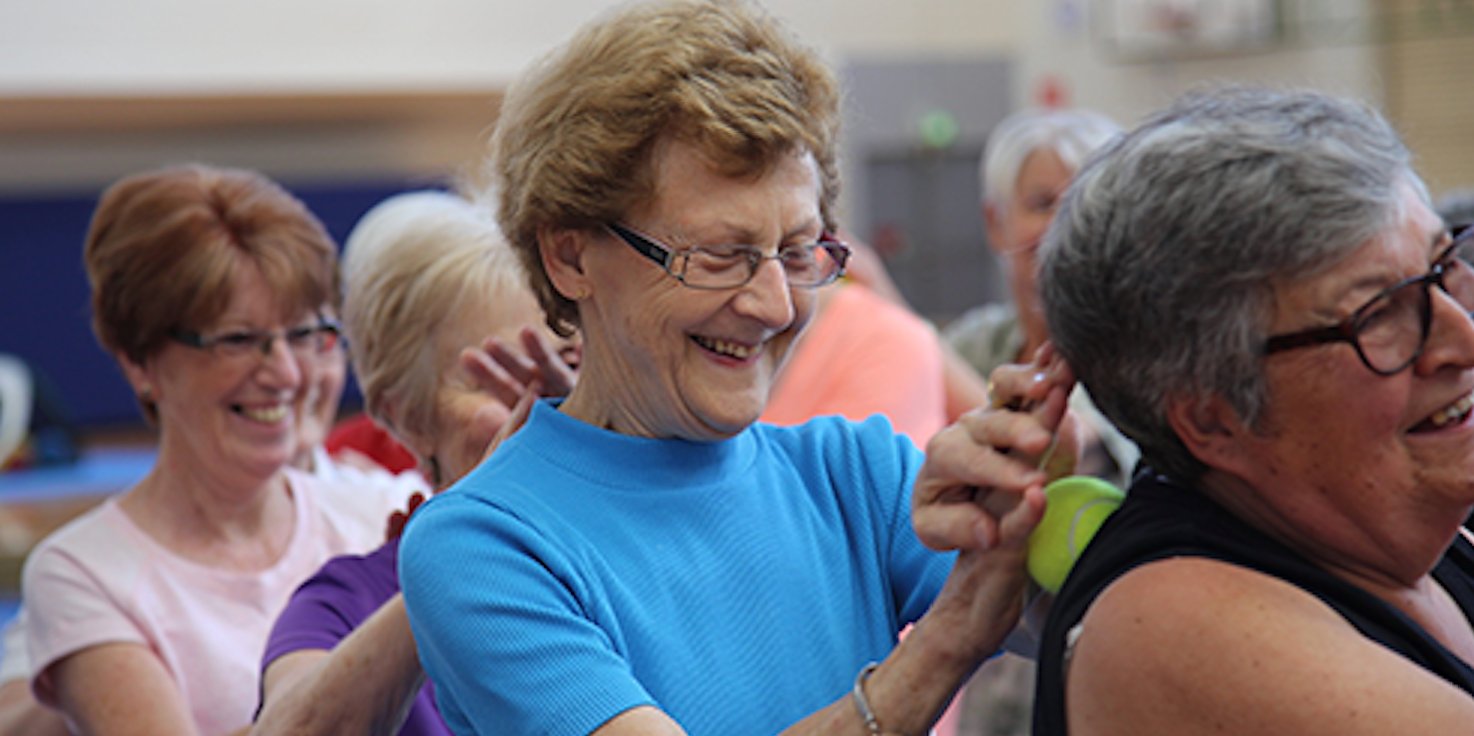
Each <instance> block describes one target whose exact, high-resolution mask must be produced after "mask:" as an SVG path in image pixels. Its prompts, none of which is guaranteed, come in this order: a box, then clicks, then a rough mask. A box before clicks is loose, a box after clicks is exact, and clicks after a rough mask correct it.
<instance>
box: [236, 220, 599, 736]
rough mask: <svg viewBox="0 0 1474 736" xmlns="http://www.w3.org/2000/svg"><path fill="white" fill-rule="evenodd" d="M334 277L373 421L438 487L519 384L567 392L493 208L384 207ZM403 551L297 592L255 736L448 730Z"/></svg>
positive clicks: (471, 454)
mask: <svg viewBox="0 0 1474 736" xmlns="http://www.w3.org/2000/svg"><path fill="white" fill-rule="evenodd" d="M343 269H344V274H345V277H344V282H343V289H344V298H343V309H344V324H345V328H346V330H347V333H348V338H349V343H350V344H351V345H352V351H353V364H354V367H355V371H356V373H357V375H358V376H359V377H360V379H359V380H360V383H361V384H362V386H363V390H364V399H365V402H366V406H367V411H368V414H369V415H370V416H372V417H373V419H374V421H376V422H379V423H380V424H381V425H382V426H384V427H386V428H387V429H388V430H389V431H390V433H391V434H392V435H393V436H394V437H395V438H397V439H398V440H399V441H400V442H401V443H402V444H403V445H404V446H405V447H408V448H413V450H414V451H415V453H416V454H417V456H418V459H419V463H420V466H421V467H423V468H425V469H426V472H427V473H428V474H430V475H431V476H432V477H435V478H436V479H437V481H436V487H437V489H442V488H444V487H446V486H448V485H449V484H450V483H452V482H454V481H455V480H457V479H459V478H460V477H461V476H462V475H464V474H465V473H466V472H468V471H469V470H470V469H471V468H472V467H474V466H475V464H476V463H478V462H479V461H480V460H481V458H482V456H483V455H484V454H485V453H486V448H487V445H488V443H489V442H490V441H491V439H492V437H493V436H495V435H496V433H497V432H499V431H500V430H501V429H502V425H503V423H505V422H506V420H507V418H508V415H509V412H510V410H511V409H512V406H513V403H515V401H516V400H517V399H520V398H521V396H522V394H523V393H525V392H526V391H527V390H528V388H529V387H537V388H542V389H544V390H546V391H548V392H550V393H553V394H556V395H560V396H561V395H564V394H566V393H567V392H568V390H569V388H570V387H571V384H572V381H573V380H574V374H573V370H574V367H576V366H577V365H578V351H579V347H578V342H577V339H576V338H574V339H569V338H561V337H558V336H557V335H555V334H554V333H553V332H552V331H551V330H550V329H548V327H547V325H546V322H545V320H544V319H543V314H542V310H541V309H540V308H539V307H538V304H537V300H536V299H535V298H534V297H533V295H532V292H531V291H530V290H529V289H528V288H527V281H526V277H525V276H524V275H523V271H522V268H521V265H520V264H519V263H518V262H517V256H516V254H515V253H513V252H512V250H511V248H510V247H508V245H507V244H506V242H505V240H504V239H503V238H502V237H501V234H500V232H499V230H498V229H497V226H496V223H495V221H494V220H493V219H492V216H491V213H490V210H489V209H487V208H484V207H478V206H476V205H474V204H472V203H470V202H468V201H467V200H465V199H463V198H461V197H460V196H457V195H455V194H451V193H446V192H433V191H431V192H413V193H408V194H403V195H399V196H396V197H393V198H391V199H388V200H385V201H384V202H383V203H381V204H379V205H378V206H376V207H375V208H374V209H373V210H370V211H369V213H368V214H366V215H365V216H364V217H363V219H362V220H360V221H359V224H358V225H357V226H356V227H355V228H354V230H353V233H352V234H351V235H350V236H349V237H348V241H347V243H346V245H345V249H344V257H343ZM426 336H430V338H429V339H426ZM483 341H484V342H485V343H486V349H485V350H483V349H481V348H480V347H479V346H480V345H482V343H483ZM468 346H470V347H471V349H468ZM513 351H516V352H518V353H520V355H518V356H515V357H514V356H513V355H512V353H513ZM495 356H503V357H500V358H498V357H495ZM398 552H399V540H398V539H397V538H395V539H391V540H390V541H389V542H388V543H387V544H385V545H384V546H383V547H381V548H379V549H378V550H376V551H374V552H372V553H370V554H368V555H364V556H346V557H341V558H338V559H335V560H333V561H331V562H329V563H328V564H327V565H326V566H325V567H324V568H323V569H322V570H321V571H320V572H318V573H317V574H316V575H315V576H313V577H312V579H311V580H309V581H308V582H307V583H305V584H304V585H303V586H302V588H301V589H300V590H298V591H297V592H296V593H295V594H294V595H293V596H292V599H291V601H290V602H288V604H287V607H286V609H285V611H283V613H282V615H281V618H280V619H278V620H277V622H276V626H275V627H274V628H273V630H272V633H271V637H270V639H269V640H268V642H267V646H266V655H265V658H264V661H263V665H262V667H263V676H262V701H261V702H262V707H261V712H260V714H259V718H258V720H257V723H256V726H255V728H254V730H253V731H252V734H254V735H255V736H266V735H267V734H295V735H296V736H310V735H311V734H394V733H398V734H401V736H430V735H433V734H449V733H450V731H449V729H448V728H447V727H446V726H445V723H444V721H442V720H441V718H440V715H439V713H438V711H436V709H435V705H434V699H433V692H432V687H431V686H430V685H428V684H425V677H424V671H423V670H422V669H421V667H420V663H419V659H418V657H417V652H416V649H415V646H414V639H413V636H412V635H411V633H410V629H409V621H408V620H407V619H406V617H405V613H404V601H403V598H402V597H401V596H400V595H399V575H398V570H397V561H398Z"/></svg>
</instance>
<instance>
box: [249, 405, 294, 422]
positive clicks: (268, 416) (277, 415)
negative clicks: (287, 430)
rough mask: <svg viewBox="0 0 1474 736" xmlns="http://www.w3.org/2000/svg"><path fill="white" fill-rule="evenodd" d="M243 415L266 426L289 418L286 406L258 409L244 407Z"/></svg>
mask: <svg viewBox="0 0 1474 736" xmlns="http://www.w3.org/2000/svg"><path fill="white" fill-rule="evenodd" d="M241 414H244V415H245V416H246V418H247V419H253V420H255V421H258V422H264V423H266V424H275V423H276V422H280V421H281V420H283V419H286V418H287V406H286V404H277V405H276V406H272V407H266V408H260V407H258V408H254V409H252V408H248V407H244V406H243V407H241Z"/></svg>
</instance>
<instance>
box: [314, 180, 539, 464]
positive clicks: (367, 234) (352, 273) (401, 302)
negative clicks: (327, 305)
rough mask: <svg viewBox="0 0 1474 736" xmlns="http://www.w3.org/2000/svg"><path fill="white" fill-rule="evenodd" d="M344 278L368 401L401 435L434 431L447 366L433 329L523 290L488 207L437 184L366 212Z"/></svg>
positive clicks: (352, 344)
mask: <svg viewBox="0 0 1474 736" xmlns="http://www.w3.org/2000/svg"><path fill="white" fill-rule="evenodd" d="M343 287H344V296H343V327H344V330H345V332H346V333H347V337H348V349H349V353H350V354H351V356H352V359H353V369H354V372H355V374H356V375H357V377H358V383H359V386H360V387H361V389H362V391H363V396H364V404H365V408H366V409H367V411H368V414H369V416H370V417H372V418H373V419H374V421H376V422H378V423H379V424H380V425H382V426H384V427H385V428H387V429H389V431H391V432H393V433H394V434H395V435H396V436H398V437H399V438H400V439H401V440H409V439H413V438H426V437H433V436H434V426H435V425H434V422H435V417H434V411H435V393H436V390H437V388H438V387H439V383H440V374H441V368H442V366H441V356H440V355H439V351H440V346H439V345H438V343H439V342H441V341H440V340H437V339H435V338H434V336H437V335H439V336H440V337H442V338H443V337H446V336H448V335H447V333H449V335H454V336H457V337H458V336H459V332H460V331H459V330H456V329H455V328H454V325H455V324H457V322H458V321H459V320H461V319H462V315H463V314H465V313H467V310H471V309H481V308H485V307H486V306H487V305H495V304H497V303H499V302H500V301H502V300H503V299H506V298H508V296H509V295H511V294H513V293H515V292H517V291H521V290H524V289H526V286H525V285H524V280H523V275H522V269H521V268H520V266H519V265H518V263H517V258H516V256H515V254H513V253H512V251H511V250H510V249H509V248H508V247H507V243H506V241H505V239H503V238H502V236H501V232H500V231H499V230H498V229H497V226H496V223H495V221H494V220H493V219H492V216H491V213H490V212H489V211H487V210H485V209H483V208H481V207H478V206H476V205H474V204H472V203H471V202H469V201H467V200H466V199H464V198H462V197H460V196H457V195H455V194H449V193H446V192H440V191H422V192H410V193H406V194H400V195H397V196H394V197H391V198H389V199H387V200H384V201H383V202H381V203H379V204H378V205H377V206H375V207H374V208H373V209H372V210H370V211H369V212H368V213H367V214H365V215H364V216H363V218H362V219H361V220H359V222H358V224H357V225H356V226H355V227H354V228H353V232H352V233H351V234H349V236H348V240H347V243H346V244H345V246H344V250H343ZM524 293H525V292H524ZM460 347H464V346H458V347H457V348H456V350H457V353H458V352H459V349H460ZM391 406H392V407H394V408H393V410H392V411H391V410H390V407H391ZM408 444H412V443H408Z"/></svg>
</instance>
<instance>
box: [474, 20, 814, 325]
mask: <svg viewBox="0 0 1474 736" xmlns="http://www.w3.org/2000/svg"><path fill="white" fill-rule="evenodd" d="M839 100H840V97H839V85H838V82H837V81H836V79H835V77H834V75H833V73H832V72H831V71H830V70H829V68H828V67H827V66H826V65H825V64H824V63H823V61H822V60H821V59H820V58H819V57H818V55H817V54H816V53H815V52H814V51H813V50H811V49H809V48H808V47H806V46H804V45H802V44H800V43H799V42H798V41H797V39H795V38H794V37H793V36H792V35H791V34H790V33H789V32H787V30H786V29H785V28H783V27H782V26H781V25H780V24H779V23H778V22H777V21H776V20H774V19H773V18H771V17H769V16H767V15H766V14H765V13H763V12H762V11H761V10H760V9H759V8H758V7H756V6H755V5H751V4H748V3H746V2H742V1H741V0H715V1H712V2H703V1H700V0H659V1H657V2H648V3H640V4H635V5H630V6H626V7H623V8H620V9H618V10H616V11H615V12H613V13H612V14H610V15H607V16H605V17H603V18H601V19H599V20H596V21H595V22H593V23H590V24H588V25H586V26H585V27H584V28H583V29H582V30H581V31H579V32H578V34H577V35H575V36H574V37H573V39H572V40H570V41H569V42H568V43H567V44H565V45H564V46H563V47H562V48H561V49H559V50H557V51H556V52H554V53H553V54H552V55H551V56H549V57H547V58H544V59H542V60H541V61H540V62H538V63H537V64H535V65H534V66H533V68H532V69H531V70H530V71H529V72H528V73H527V74H525V75H524V76H523V77H522V79H520V80H519V81H518V82H517V83H516V84H515V85H514V86H513V87H512V89H511V90H510V91H509V92H508V94H507V96H506V99H505V101H504V102H503V105H502V111H501V118H500V120H499V122H498V127H497V131H496V133H495V135H494V137H493V141H492V155H491V168H492V171H491V172H490V173H491V176H492V179H493V181H494V183H495V185H496V186H497V187H499V192H500V205H499V208H498V209H499V212H500V222H501V225H502V230H503V232H505V233H506V234H507V237H508V238H509V239H510V241H511V243H512V246H513V248H514V249H516V251H517V253H518V255H519V256H520V257H521V259H522V264H523V267H524V268H525V269H526V271H527V273H528V275H529V277H530V280H531V284H532V288H533V292H534V293H535V294H536V295H537V298H538V302H539V303H540V304H541V305H542V307H543V310H544V311H545V312H547V317H548V325H549V326H550V327H552V328H553V330H554V331H556V332H558V333H559V334H562V335H567V334H569V332H570V331H571V330H572V328H574V327H576V326H577V325H578V312H577V306H576V304H575V303H574V302H573V301H572V300H570V299H567V298H565V297H563V296H562V295H560V294H559V293H558V292H557V291H556V290H555V289H554V288H553V285H552V283H551V282H550V281H549V280H548V277H547V273H546V272H545V271H544V270H543V265H542V260H541V257H540V254H539V251H538V233H539V231H540V230H542V229H545V228H546V229H594V228H599V227H601V226H602V225H603V224H604V223H607V222H611V221H616V220H620V219H622V218H623V216H624V215H625V214H626V213H627V212H628V211H629V210H631V209H632V208H634V206H635V205H636V204H637V203H639V202H641V201H643V200H646V199H648V198H650V197H652V196H654V191H655V189H654V185H655V182H654V180H653V179H654V172H653V165H652V162H653V154H654V151H655V148H656V144H657V143H658V142H659V141H661V140H664V139H669V138H674V139H679V140H681V141H683V142H686V143H689V144H692V145H694V146H695V147H696V148H698V149H699V150H700V151H702V153H703V154H704V155H705V156H706V157H707V158H708V159H709V161H710V163H711V165H712V166H713V167H715V169H716V170H717V171H720V172H721V173H723V174H725V175H729V176H756V175H759V174H762V173H763V172H765V171H767V170H769V169H771V168H772V167H773V166H774V165H775V164H776V163H777V162H778V161H779V160H780V158H781V157H783V156H785V155H789V154H791V153H794V152H796V151H807V152H809V153H811V154H812V155H813V156H814V160H815V161H816V162H817V164H818V168H819V173H820V186H821V189H820V202H819V209H820V213H821V215H822V216H823V218H824V223H825V225H826V226H827V227H828V228H829V229H831V230H832V229H834V219H833V209H834V203H835V200H836V198H837V197H838V191H839V175H838V160H837V152H836V147H837V139H838V133H839V118H840V116H839Z"/></svg>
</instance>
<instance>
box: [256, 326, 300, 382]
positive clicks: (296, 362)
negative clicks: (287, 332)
mask: <svg viewBox="0 0 1474 736" xmlns="http://www.w3.org/2000/svg"><path fill="white" fill-rule="evenodd" d="M302 361H303V358H301V357H300V356H298V355H297V354H296V353H295V352H293V351H292V347H291V344H290V343H288V342H287V340H286V337H285V336H283V335H272V336H271V337H270V338H267V341H266V344H265V345H263V346H262V348H261V365H260V371H261V372H264V374H265V375H267V376H270V377H271V379H272V380H273V381H275V382H276V383H277V384H279V385H285V386H296V385H299V384H301V382H302V376H303V375H305V374H306V372H307V369H306V367H305V366H304V365H303V364H302Z"/></svg>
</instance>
